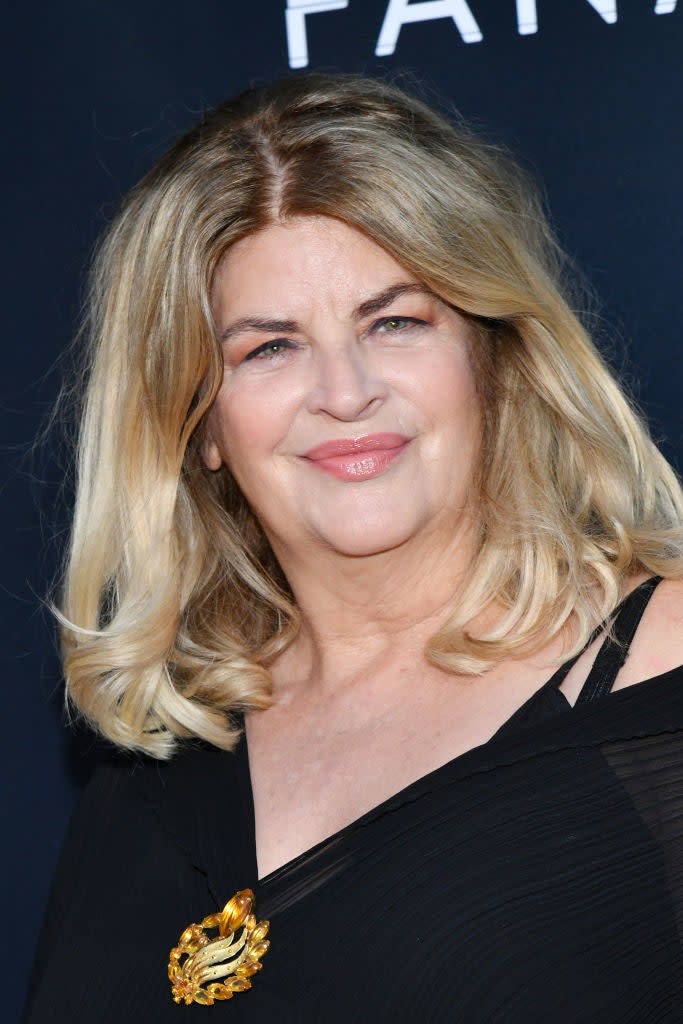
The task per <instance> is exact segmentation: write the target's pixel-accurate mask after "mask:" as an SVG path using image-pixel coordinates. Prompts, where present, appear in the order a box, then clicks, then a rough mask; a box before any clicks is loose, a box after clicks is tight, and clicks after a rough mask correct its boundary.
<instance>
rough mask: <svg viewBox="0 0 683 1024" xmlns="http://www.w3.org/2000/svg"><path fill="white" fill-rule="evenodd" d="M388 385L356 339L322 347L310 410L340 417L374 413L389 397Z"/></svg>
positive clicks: (310, 391) (310, 398)
mask: <svg viewBox="0 0 683 1024" xmlns="http://www.w3.org/2000/svg"><path fill="white" fill-rule="evenodd" d="M386 391H387V388H386V384H385V383H384V381H382V379H381V377H379V376H378V375H377V374H376V373H374V372H373V371H372V368H371V367H370V366H368V365H367V359H366V358H365V357H364V355H363V353H361V352H360V351H359V350H358V347H357V346H356V345H354V344H353V342H351V343H348V344H343V345H339V346H336V347H335V348H334V349H332V350H330V349H329V348H328V349H326V350H322V349H319V350H318V352H317V354H316V358H315V377H314V379H313V380H312V382H311V387H310V390H309V393H308V396H307V408H308V411H309V412H312V413H321V412H325V413H327V414H328V415H329V416H333V417H334V418H335V419H338V420H347V421H351V420H358V419H364V418H365V417H367V416H369V415H372V414H373V413H374V412H375V411H376V410H377V408H378V407H379V405H380V404H381V403H382V402H383V401H384V398H385V397H386Z"/></svg>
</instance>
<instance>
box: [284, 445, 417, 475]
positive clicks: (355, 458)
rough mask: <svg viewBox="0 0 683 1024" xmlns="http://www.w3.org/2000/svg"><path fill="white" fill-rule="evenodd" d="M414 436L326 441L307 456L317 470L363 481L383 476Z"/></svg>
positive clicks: (312, 449)
mask: <svg viewBox="0 0 683 1024" xmlns="http://www.w3.org/2000/svg"><path fill="white" fill-rule="evenodd" d="M411 440H412V438H410V437H405V436H404V435H403V434H393V433H384V434H366V435H365V437H358V438H342V439H341V440H339V441H325V442H323V444H319V445H316V446H315V448H311V449H310V451H308V452H306V455H305V456H304V458H305V459H306V460H307V461H308V462H310V464H311V465H312V466H315V468H316V469H320V470H322V472H323V473H328V474H329V475H330V476H334V477H336V478H337V479H338V480H351V481H355V482H359V481H361V480H370V479H371V478H372V477H375V476H379V474H380V473H383V472H384V471H385V470H386V469H388V468H389V466H391V465H392V464H393V463H394V462H395V461H396V459H398V458H399V457H400V456H401V454H402V453H403V451H404V450H405V449H406V448H407V447H408V445H409V444H410V442H411Z"/></svg>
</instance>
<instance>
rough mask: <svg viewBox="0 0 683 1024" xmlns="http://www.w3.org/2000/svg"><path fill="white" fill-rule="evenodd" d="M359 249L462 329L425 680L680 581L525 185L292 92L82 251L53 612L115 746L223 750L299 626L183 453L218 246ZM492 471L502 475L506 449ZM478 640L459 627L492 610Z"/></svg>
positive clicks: (348, 84) (207, 346) (435, 119)
mask: <svg viewBox="0 0 683 1024" xmlns="http://www.w3.org/2000/svg"><path fill="white" fill-rule="evenodd" d="M308 214H311V215H324V216H329V217H335V218H338V219H341V220H342V221H344V222H345V223H347V224H349V225H351V226H352V227H354V228H356V229H357V230H359V231H361V232H363V233H364V234H365V235H366V236H368V237H369V238H371V239H373V240H374V241H375V242H376V243H377V244H379V245H380V246H382V247H383V248H384V249H385V250H386V251H387V252H388V253H390V254H391V255H392V256H393V257H394V258H395V259H396V260H397V261H398V262H399V263H400V264H401V265H402V266H403V267H404V268H406V269H407V270H408V271H409V272H410V273H411V274H413V275H414V277H415V278H417V279H418V280H419V281H421V282H423V283H425V284H426V285H427V286H428V287H429V288H430V289H432V291H434V292H435V293H436V294H437V295H438V296H440V298H441V299H443V301H445V302H447V303H449V304H450V305H451V306H453V307H454V308H456V309H457V310H459V311H460V312H461V313H462V314H463V315H465V316H466V317H468V318H469V320H470V321H471V322H472V323H473V324H474V325H475V326H476V344H474V345H473V347H472V360H473V363H474V369H475V374H476V377H477V380H478V382H479V390H480V398H481V405H482V412H483V420H484V439H483V448H482V466H481V473H480V476H481V487H480V495H479V504H480V510H479V519H480V523H481V532H480V537H479V543H478V547H477V550H476V553H475V556H474V560H473V565H472V566H471V571H470V572H469V573H468V576H467V581H466V583H465V584H464V585H463V589H462V591H461V593H460V594H459V598H458V605H457V609H455V610H454V611H453V613H452V614H451V616H450V618H449V619H448V621H447V622H445V623H444V624H443V626H442V628H441V629H440V630H439V632H438V633H437V634H436V635H435V636H434V637H432V639H431V641H430V643H429V644H428V646H427V650H426V654H427V657H428V658H429V659H431V660H432V661H433V662H434V663H437V664H439V665H441V666H442V667H444V668H446V669H448V670H451V671H453V672H459V673H469V674H472V675H476V674H478V673H481V672H483V671H485V670H486V668H487V667H489V666H490V665H492V664H493V663H496V662H498V661H500V660H501V659H504V658H506V657H510V656H514V655H517V654H518V653H520V652H522V651H525V650H532V649H534V648H535V647H538V646H540V645H541V644H542V643H545V642H547V641H548V640H549V639H550V638H551V637H553V636H555V635H556V634H557V633H558V632H560V631H561V630H562V629H563V627H565V626H566V625H567V624H568V622H569V620H570V617H572V622H573V623H575V624H576V630H575V632H574V635H575V637H576V643H575V645H574V647H573V648H572V651H570V652H568V653H572V652H573V651H575V650H578V649H579V648H580V647H581V646H582V644H583V643H584V642H585V640H586V639H587V637H588V635H589V633H590V631H591V629H592V628H593V627H594V626H595V625H596V624H597V623H598V622H600V621H601V620H602V619H603V618H605V617H606V616H607V615H608V614H609V612H610V611H611V610H612V609H613V607H614V606H615V604H616V603H617V601H618V599H619V597H620V594H621V590H622V586H623V581H624V578H625V577H626V576H628V575H629V574H633V573H635V572H638V571H642V570H647V571H648V572H651V573H658V574H660V575H663V576H669V577H672V576H680V575H681V573H682V572H683V529H682V527H681V524H682V522H683V496H682V493H681V488H680V485H679V483H678V481H677V479H676V477H675V474H674V472H673V471H672V469H671V468H670V466H669V465H668V464H667V462H666V461H665V460H664V458H663V457H662V455H661V454H660V453H659V452H658V450H657V448H656V447H655V446H654V444H653V443H652V441H651V440H650V439H649V437H648V434H647V431H646V429H645V427H644V425H643V423H642V422H641V420H640V419H639V417H638V415H637V413H636V412H635V411H634V409H633V407H632V406H631V404H630V403H629V401H628V400H627V398H626V397H625V395H624V393H623V391H622V389H621V388H620V387H619V385H618V384H617V383H616V381H615V379H614V377H613V376H612V374H611V373H610V371H609V369H608V368H607V366H606V365H605V363H604V362H603V360H602V359H601V357H600V355H599V354H598V352H597V350H596V347H595V346H594V344H593V343H592V342H591V340H590V338H589V336H588V334H587V332H586V330H585V329H584V327H583V326H582V324H581V322H580V321H579V319H578V318H577V316H576V315H575V314H574V313H573V312H572V310H571V308H570V302H571V300H568V298H567V295H568V293H567V291H566V289H565V286H564V284H563V279H564V276H565V274H564V271H563V266H564V264H563V259H562V255H561V253H560V251H559V248H558V246H557V244H556V242H555V241H554V239H553V236H552V233H551V231H550V229H549V227H548V225H547V221H546V218H545V216H544V213H543V208H542V203H541V202H540V201H539V199H538V198H537V196H536V194H535V191H534V189H533V187H532V186H531V185H530V184H529V182H528V181H527V180H526V177H525V175H524V174H523V173H522V172H521V171H520V170H519V169H518V168H517V167H516V166H515V164H514V163H513V162H511V161H510V160H509V159H508V158H507V157H506V156H505V155H503V154H502V153H501V152H500V151H499V150H497V149H496V148H494V147H492V146H490V145H488V144H486V143H484V142H482V141H481V140H479V139H478V138H476V137H475V136H474V135H473V134H472V133H471V131H469V130H468V129H467V128H466V127H465V126H463V125H462V124H461V123H460V122H459V121H458V119H457V118H455V117H454V118H452V119H450V118H449V119H446V118H445V117H443V116H442V115H441V114H439V113H437V112H436V111H435V110H433V109H431V107H430V106H429V105H427V104H425V103H424V102H423V101H422V100H420V99H417V98H414V97H413V96H411V95H408V94H407V93H406V92H404V91H403V90H402V89H400V88H398V87H397V86H396V85H394V84H391V83H390V82H388V81H382V80H377V79H372V78H367V77H363V76H359V75H340V74H335V75H326V74H303V75H301V74H299V75H296V76H293V77H290V78H286V79H284V80H281V81H279V82H276V83H275V84H272V85H267V86H263V87H260V88H256V89H250V90H248V91H247V92H245V93H242V94H241V95H239V96H238V97H236V98H235V99H233V100H230V101H228V102H226V103H223V104H221V105H220V106H218V107H216V108H215V109H213V110H210V111H208V112H207V113H206V114H205V115H204V116H203V117H202V118H201V120H200V121H199V123H198V124H197V125H196V126H195V127H194V128H193V129H192V130H191V131H190V132H189V133H188V134H186V135H185V136H184V137H183V138H182V139H180V141H178V142H177V143H176V144H175V145H174V146H173V147H172V148H171V149H170V151H169V152H168V153H167V154H166V155H165V156H163V157H162V159H161V160H160V161H159V162H158V163H157V164H156V166H155V167H154V168H153V169H152V170H151V171H150V172H149V173H148V174H147V175H146V176H145V177H144V178H143V180H142V181H141V182H140V183H139V184H138V185H137V186H136V187H135V188H134V189H133V190H132V192H131V193H130V194H129V195H128V197H127V198H126V199H125V201H124V203H123V205H122V209H121V210H120V212H119V214H118V216H117V217H116V218H115V220H114V221H113V223H112V224H111V226H110V227H109V229H108V231H107V233H106V235H105V237H104V238H103V239H102V240H101V242H100V244H99V247H98V250H97V253H96V256H95V259H94V263H93V268H92V273H91V279H90V280H91V283H90V289H89V296H88V302H87V323H86V331H85V333H86V335H87V355H86V356H84V358H83V365H84V367H85V369H84V380H83V389H82V393H83V401H82V406H81V410H80V424H81V425H80V439H79V445H78V456H77V494H76V505H75V514H74V519H73V528H72V535H71V543H70V549H69V554H68V564H67V566H66V569H65V574H64V586H63V594H62V600H61V608H60V611H59V612H58V615H59V618H60V623H61V632H62V647H63V658H64V667H65V676H66V680H67V695H68V698H69V699H70V700H71V701H73V702H74V703H75V705H77V707H78V708H79V709H80V711H81V712H82V714H83V715H84V716H85V717H86V718H87V719H88V721H89V722H90V723H91V724H92V725H93V726H94V727H95V728H97V729H99V730H100V731H101V732H102V733H103V734H104V735H105V736H107V737H108V738H110V739H111V740H112V741H114V742H115V743H117V744H119V745H121V746H124V747H128V748H133V749H139V750H143V751H146V752H147V753H149V754H151V755H153V756H156V757H168V756H170V754H171V753H172V752H173V749H174V746H175V745H176V742H177V739H178V737H199V738H202V739H203V740H205V741H208V742H210V743H212V744H215V745H216V746H218V747H224V748H230V747H231V746H232V745H233V744H234V741H235V736H236V733H235V729H234V727H233V726H232V724H231V721H230V715H229V712H230V711H231V710H236V709H249V708H263V707H267V706H268V704H269V701H270V699H271V678H270V673H269V671H268V665H269V663H271V661H272V659H273V658H274V657H275V656H276V655H277V654H278V653H279V652H280V651H282V650H284V649H285V648H286V647H287V645H288V644H289V643H290V642H291V640H292V639H293V638H294V636H295V635H296V633H297V630H298V628H299V617H298V612H297V608H296V606H295V603H294V600H293V596H292V593H291V590H290V588H289V586H288V584H287V580H286V579H285V578H284V575H283V573H282V571H281V569H280V567H279V565H278V564H277V561H276V559H275V557H274V555H273V553H272V551H271V549H270V546H269V544H268V541H267V539H266V537H265V534H264V532H263V530H262V529H261V527H260V524H259V523H258V521H257V520H256V518H255V517H254V515H253V514H252V512H251V510H250V509H249V507H248V506H247V504H246V502H245V500H244V499H243V497H242V495H241V493H240V491H239V489H238V488H237V486H236V484H235V482H234V480H233V479H232V478H231V476H230V473H229V471H228V469H227V468H225V467H223V468H222V469H221V470H220V471H219V472H210V471H208V470H207V469H206V468H205V466H204V465H203V462H202V459H201V455H200V445H201V441H202V431H203V427H204V424H205V421H206V416H207V413H208V411H209V409H210V408H211V405H212V402H213V400H214V398H215V396H216V394H217V392H218V389H219V386H220V383H221V380H222V373H223V364H222V356H221V349H220V345H219V343H218V341H217V338H216V331H215V326H214V323H213V319H212V314H211V309H210V304H209V292H210V287H211V282H212V277H213V274H214V271H215V269H216V266H217V264H218V261H219V260H220V259H221V257H222V256H223V255H224V254H225V252H226V251H227V250H228V249H229V248H230V246H232V245H233V244H234V243H235V242H236V241H238V240H239V239H241V238H243V237H245V236H246V235H249V234H250V233H252V232H255V231H258V230H259V229H262V228H264V227H266V226H268V225H270V224H272V223H274V222H281V221H283V220H286V219H287V218H290V217H294V216H301V215H308ZM511 453H513V454H511ZM492 601H496V602H499V603H500V605H502V607H503V608H504V615H503V617H502V619H500V620H499V621H498V622H497V624H496V625H495V627H494V628H492V629H491V630H490V631H489V632H487V633H485V634H483V635H481V634H479V635H473V633H472V631H471V629H470V628H468V626H470V625H471V623H472V620H473V618H474V617H475V615H477V614H478V613H479V612H481V611H482V609H483V608H485V607H487V606H488V605H489V604H490V602H492Z"/></svg>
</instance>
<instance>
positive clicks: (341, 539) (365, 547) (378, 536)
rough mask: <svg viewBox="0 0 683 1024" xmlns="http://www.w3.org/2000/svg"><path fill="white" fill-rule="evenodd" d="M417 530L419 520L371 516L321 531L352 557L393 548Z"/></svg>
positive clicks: (335, 547) (331, 543) (336, 548)
mask: <svg viewBox="0 0 683 1024" xmlns="http://www.w3.org/2000/svg"><path fill="white" fill-rule="evenodd" d="M416 532H417V524H415V523H410V524H408V523H405V522H404V523H399V522H397V521H396V520H393V521H391V520H390V521H387V520H386V518H384V519H383V520H382V521H380V522H377V521H375V522H373V521H372V520H370V519H366V520H357V521H354V522H347V523H344V524H340V525H339V528H338V529H330V528H329V526H328V527H327V528H326V529H325V530H321V531H319V533H318V536H319V537H320V539H321V540H322V541H323V543H325V544H326V545H327V546H328V547H329V548H331V549H332V550H333V551H336V552H338V553H339V554H340V555H347V556H348V557H350V558H364V557H365V558H367V557H370V556H371V555H380V554H382V553H383V552H385V551H393V550H395V549H396V548H400V547H402V545H403V544H405V543H407V542H408V541H409V540H410V539H411V537H414V536H415V534H416Z"/></svg>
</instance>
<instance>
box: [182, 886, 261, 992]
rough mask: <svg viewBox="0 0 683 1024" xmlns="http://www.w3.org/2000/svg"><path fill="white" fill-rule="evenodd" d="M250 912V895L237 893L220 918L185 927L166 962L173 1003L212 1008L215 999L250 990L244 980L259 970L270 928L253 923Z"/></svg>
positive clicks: (247, 982) (246, 890)
mask: <svg viewBox="0 0 683 1024" xmlns="http://www.w3.org/2000/svg"><path fill="white" fill-rule="evenodd" d="M253 907H254V894H253V892H252V891H251V889H240V891H239V892H236V893H235V895H234V896H233V897H232V899H230V900H228V902H227V903H226V904H225V906H224V907H223V909H222V910H221V912H220V914H210V915H209V916H208V917H205V918H204V920H203V921H202V923H201V924H191V925H188V927H187V928H186V929H185V931H184V932H183V934H182V935H181V936H180V938H179V939H178V945H177V946H174V947H173V949H172V950H171V953H170V957H169V961H168V977H169V980H170V982H171V994H172V996H173V1001H174V1002H176V1003H182V1002H184V1003H185V1005H186V1006H189V1005H190V1004H191V1003H200V1004H201V1005H202V1006H213V1004H214V1002H215V1000H216V999H232V997H233V994H234V993H235V992H245V991H246V989H248V988H251V982H250V981H249V978H250V977H251V976H252V974H256V972H257V971H260V970H261V957H262V956H263V955H264V954H265V953H266V952H267V951H268V947H269V946H270V942H268V941H267V939H266V935H267V934H268V928H269V927H270V922H268V921H258V922H257V921H256V918H255V916H254V914H253V913H252V910H253ZM212 928H217V929H218V935H216V936H215V937H214V938H209V936H208V935H207V934H206V930H207V929H212ZM218 978H222V979H223V980H222V981H218V980H217V979H218Z"/></svg>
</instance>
